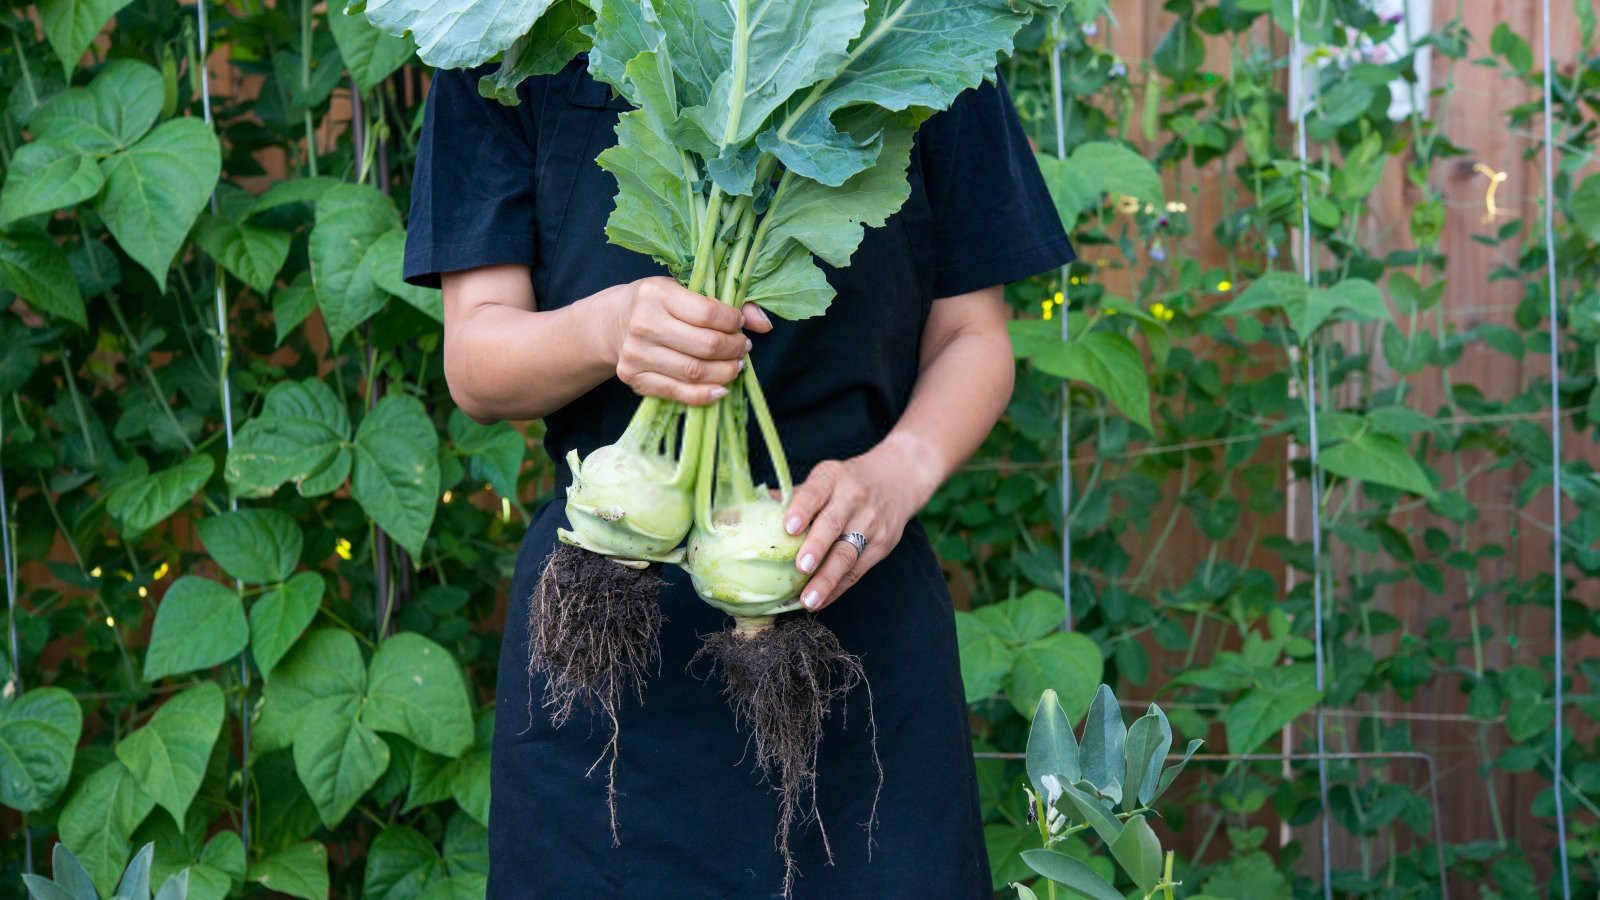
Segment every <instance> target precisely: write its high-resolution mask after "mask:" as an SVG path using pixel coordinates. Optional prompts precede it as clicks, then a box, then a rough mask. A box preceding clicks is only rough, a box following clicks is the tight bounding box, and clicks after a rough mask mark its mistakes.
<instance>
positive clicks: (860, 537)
mask: <svg viewBox="0 0 1600 900" xmlns="http://www.w3.org/2000/svg"><path fill="white" fill-rule="evenodd" d="M839 540H841V541H844V542H845V543H847V544H849V545H850V546H852V547H854V548H856V556H860V555H861V554H863V553H865V552H867V536H866V535H864V534H862V533H861V532H859V531H846V532H845V533H844V534H841V535H839Z"/></svg>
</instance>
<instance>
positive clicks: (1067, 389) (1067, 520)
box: [1050, 18, 1072, 631]
mask: <svg viewBox="0 0 1600 900" xmlns="http://www.w3.org/2000/svg"><path fill="white" fill-rule="evenodd" d="M1050 33H1051V37H1052V38H1053V44H1052V46H1051V48H1050V89H1051V92H1052V94H1053V96H1054V98H1055V117H1056V158H1057V159H1066V157H1067V120H1066V97H1065V96H1064V95H1063V94H1062V89H1061V51H1062V50H1063V49H1064V48H1065V47H1066V41H1065V40H1063V39H1062V37H1061V20H1060V19H1059V18H1058V19H1056V21H1055V22H1054V24H1053V25H1052V26H1051V29H1050ZM1061 224H1062V225H1065V226H1067V227H1071V223H1069V222H1063V223H1061ZM1060 278H1061V291H1062V301H1063V302H1062V304H1061V309H1060V311H1059V312H1060V315H1061V343H1063V344H1065V343H1066V342H1067V338H1068V337H1069V336H1070V333H1071V331H1070V329H1069V328H1068V327H1067V318H1068V316H1067V313H1068V312H1069V310H1070V308H1071V305H1070V303H1069V302H1067V300H1066V290H1067V266H1062V267H1061V274H1060ZM1071 453H1072V385H1071V384H1070V383H1068V382H1067V381H1066V380H1065V379H1063V380H1062V382H1061V607H1062V609H1061V614H1062V619H1061V628H1062V630H1063V631H1071V630H1072V466H1071V460H1070V458H1069V457H1070V454H1071Z"/></svg>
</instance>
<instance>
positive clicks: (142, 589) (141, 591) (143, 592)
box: [139, 586, 150, 597]
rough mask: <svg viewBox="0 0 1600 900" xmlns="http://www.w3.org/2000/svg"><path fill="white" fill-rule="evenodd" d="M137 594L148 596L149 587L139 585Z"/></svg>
mask: <svg viewBox="0 0 1600 900" xmlns="http://www.w3.org/2000/svg"><path fill="white" fill-rule="evenodd" d="M139 596H140V597H148V596H150V589H149V588H147V587H142V586H141V587H140V588H139Z"/></svg>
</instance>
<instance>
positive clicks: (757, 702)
mask: <svg viewBox="0 0 1600 900" xmlns="http://www.w3.org/2000/svg"><path fill="white" fill-rule="evenodd" d="M702 660H709V661H710V662H711V665H712V672H711V673H710V674H715V673H716V672H719V671H720V672H721V674H722V677H723V681H724V683H725V687H724V691H723V693H724V695H725V696H726V697H727V698H728V704H729V705H730V706H732V707H733V715H734V722H735V723H736V725H737V726H738V727H739V729H740V730H747V731H748V732H749V735H750V746H751V747H753V748H754V750H755V762H756V765H757V767H758V768H759V769H760V770H761V773H762V775H763V776H765V777H766V779H767V780H768V782H769V783H770V784H772V787H773V791H774V792H775V793H776V794H777V795H778V833H777V835H776V836H775V843H776V845H777V849H778V852H779V853H780V854H781V855H782V856H783V867H784V874H783V894H784V896H785V897H788V896H790V895H791V894H792V892H793V889H794V878H795V875H796V874H797V870H796V868H795V864H794V856H793V854H792V852H791V850H790V846H789V838H790V832H791V830H792V829H793V828H795V827H796V826H805V825H807V824H810V823H813V822H814V823H815V824H816V826H817V831H818V834H819V835H820V836H821V838H822V847H823V852H824V853H825V854H826V856H827V859H828V862H829V863H832V862H833V848H832V846H831V845H830V844H829V842H828V832H827V829H826V828H825V827H824V826H823V823H822V818H821V815H820V814H819V811H818V808H817V752H818V749H819V748H820V747H821V744H822V726H823V722H824V721H825V720H826V719H827V718H828V717H829V716H830V715H832V712H833V707H834V704H835V702H836V701H842V700H843V699H844V698H845V696H846V695H848V694H849V693H850V692H851V691H852V690H854V689H855V688H856V687H857V686H862V687H866V689H867V724H868V728H869V731H870V735H871V746H872V761H873V765H874V766H875V767H876V769H877V773H878V786H877V789H876V790H875V791H874V793H873V799H872V812H871V814H870V815H869V817H868V821H867V822H866V823H864V824H865V827H866V829H867V842H868V844H867V845H868V849H869V852H870V849H871V842H872V830H873V829H874V828H875V827H876V824H877V821H876V820H877V808H878V795H877V790H881V789H882V787H883V765H882V763H881V762H880V761H879V760H878V726H877V722H876V721H875V720H874V718H873V713H872V689H871V687H870V685H868V684H867V678H866V672H865V670H863V669H862V667H861V661H860V660H859V659H858V658H856V657H855V656H854V655H853V654H851V653H849V652H848V651H846V650H845V649H844V647H843V646H841V645H840V643H839V639H838V638H837V637H836V636H834V633H833V632H832V631H829V630H828V627H827V626H826V625H823V624H822V623H821V622H820V621H818V620H817V619H816V617H814V616H812V615H810V614H809V613H792V614H788V615H784V616H780V617H778V618H777V619H775V620H773V621H772V622H771V623H770V624H754V623H750V622H745V621H741V622H740V623H739V625H737V626H736V627H734V628H731V629H729V630H727V631H723V632H720V633H718V634H713V635H710V636H708V637H707V638H706V639H705V642H704V644H703V645H702V646H701V647H700V649H699V651H697V652H696V653H695V655H694V658H693V659H692V660H691V661H690V666H691V667H693V666H695V665H696V664H697V663H699V662H701V661H702Z"/></svg>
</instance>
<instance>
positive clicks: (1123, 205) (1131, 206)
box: [1117, 194, 1139, 216]
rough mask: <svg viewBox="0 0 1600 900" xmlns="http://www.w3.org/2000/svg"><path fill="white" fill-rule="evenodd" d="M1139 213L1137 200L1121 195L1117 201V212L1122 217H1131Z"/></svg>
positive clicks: (1136, 198)
mask: <svg viewBox="0 0 1600 900" xmlns="http://www.w3.org/2000/svg"><path fill="white" fill-rule="evenodd" d="M1138 211H1139V198H1138V197H1133V196H1130V195H1128V194H1123V195H1122V196H1121V197H1120V198H1118V199H1117V212H1120V213H1123V214H1124V215H1129V216H1131V215H1133V214H1134V213H1136V212H1138Z"/></svg>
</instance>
